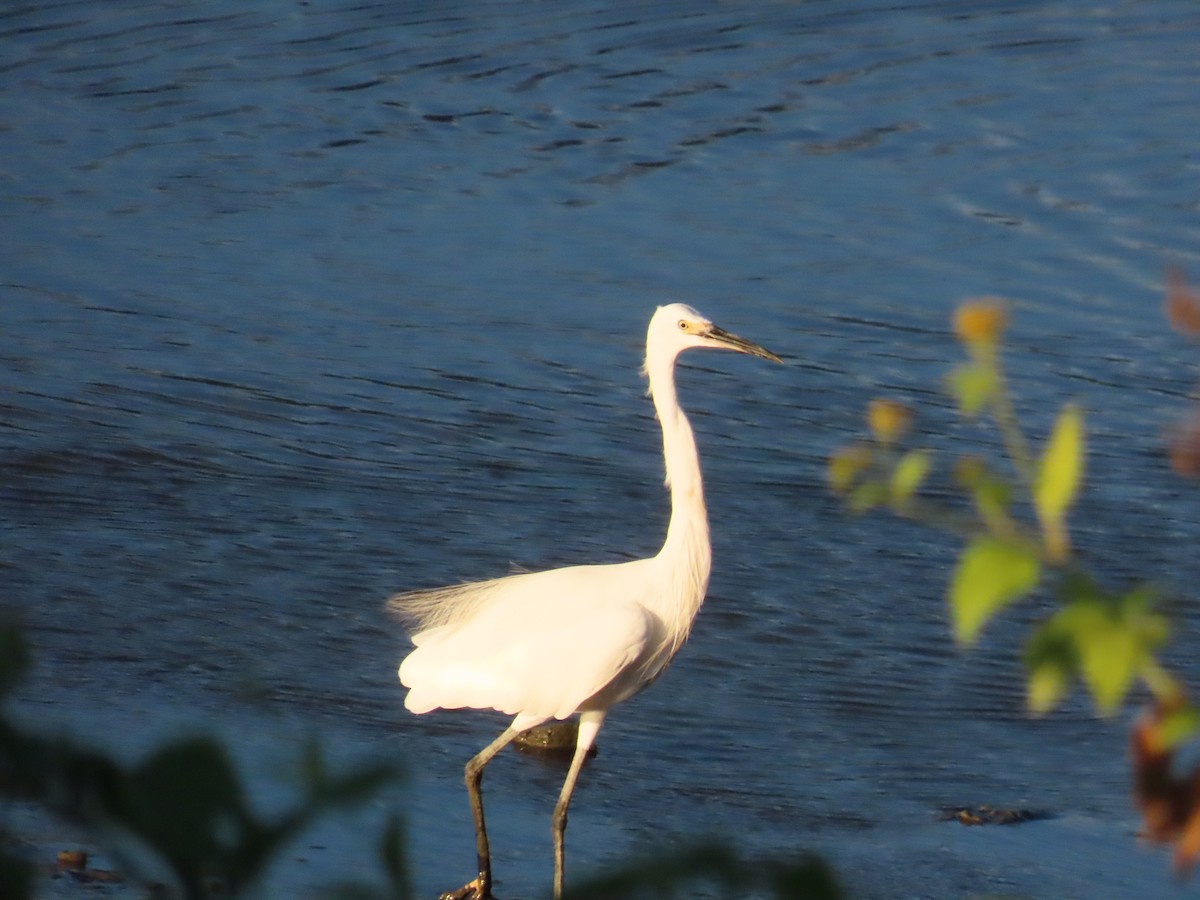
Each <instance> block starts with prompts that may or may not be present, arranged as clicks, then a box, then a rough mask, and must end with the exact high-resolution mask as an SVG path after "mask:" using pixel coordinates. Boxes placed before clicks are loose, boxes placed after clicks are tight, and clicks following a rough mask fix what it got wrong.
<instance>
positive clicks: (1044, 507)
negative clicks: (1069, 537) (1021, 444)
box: [1033, 405, 1084, 559]
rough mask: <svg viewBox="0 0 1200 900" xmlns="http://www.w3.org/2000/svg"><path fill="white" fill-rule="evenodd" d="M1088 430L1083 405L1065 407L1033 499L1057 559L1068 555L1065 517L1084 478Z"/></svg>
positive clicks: (1041, 465)
mask: <svg viewBox="0 0 1200 900" xmlns="http://www.w3.org/2000/svg"><path fill="white" fill-rule="evenodd" d="M1083 454H1084V429H1083V413H1082V412H1081V411H1080V409H1079V407H1077V406H1073V405H1068V406H1064V407H1063V409H1062V412H1060V413H1059V414H1058V419H1057V420H1056V421H1055V423H1054V430H1053V431H1052V432H1051V434H1050V440H1049V441H1047V443H1046V449H1045V450H1044V451H1043V452H1042V458H1041V460H1040V462H1039V465H1038V473H1037V479H1036V481H1035V483H1034V486H1033V502H1034V507H1035V508H1036V510H1037V515H1038V521H1040V522H1041V523H1042V530H1043V532H1044V533H1045V536H1046V541H1047V545H1048V549H1049V550H1050V554H1051V556H1052V557H1053V558H1056V559H1062V558H1065V556H1066V551H1067V542H1066V527H1065V524H1064V516H1065V515H1066V512H1067V510H1068V509H1069V508H1070V506H1071V504H1072V503H1073V502H1074V500H1075V495H1076V494H1077V493H1078V491H1079V483H1080V481H1081V480H1082V478H1083Z"/></svg>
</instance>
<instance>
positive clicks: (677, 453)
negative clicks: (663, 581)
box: [646, 358, 712, 637]
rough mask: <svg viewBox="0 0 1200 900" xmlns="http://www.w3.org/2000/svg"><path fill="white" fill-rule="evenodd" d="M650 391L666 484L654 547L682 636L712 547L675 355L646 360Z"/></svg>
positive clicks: (699, 597)
mask: <svg viewBox="0 0 1200 900" xmlns="http://www.w3.org/2000/svg"><path fill="white" fill-rule="evenodd" d="M646 373H647V375H648V376H649V378H650V395H651V397H652V398H653V400H654V409H655V411H656V412H657V413H658V420H659V423H660V424H661V425H662V431H663V459H664V461H665V462H666V467H667V486H668V487H669V488H670V489H671V522H670V524H669V525H668V526H667V538H666V541H665V542H664V543H663V547H662V550H660V551H659V554H658V557H659V559H660V560H662V561H664V562H666V563H668V564H669V565H670V567H671V570H672V571H671V575H672V578H671V581H672V588H671V593H672V594H673V595H674V598H675V601H676V604H677V605H678V609H677V610H676V616H677V617H678V618H677V621H676V622H675V623H674V624H675V626H676V628H682V630H683V635H681V637H682V636H685V635H686V629H687V627H688V626H689V625H690V624H691V619H692V617H693V616H695V614H696V611H697V610H699V608H700V604H701V602H703V600H704V594H705V591H707V589H708V575H709V571H710V569H711V568H712V546H711V544H710V543H709V537H708V512H707V510H706V509H705V506H704V482H703V480H702V479H701V477H700V457H699V454H698V453H697V452H696V438H695V436H694V435H693V434H692V426H691V425H690V424H689V422H688V420H687V416H685V415H684V413H683V409H682V408H680V406H679V401H678V399H677V397H676V395H675V360H674V358H669V359H665V360H647V362H646Z"/></svg>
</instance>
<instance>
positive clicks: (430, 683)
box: [390, 303, 781, 900]
mask: <svg viewBox="0 0 1200 900" xmlns="http://www.w3.org/2000/svg"><path fill="white" fill-rule="evenodd" d="M693 347H712V348H724V349H728V350H736V351H738V352H739V353H748V354H751V355H753V356H758V357H761V358H763V359H769V360H773V361H774V362H780V361H781V360H780V359H779V357H778V356H776V355H775V354H774V353H771V352H770V351H769V350H765V349H764V348H762V347H760V346H758V345H757V344H753V343H751V342H750V341H747V340H744V339H743V338H740V337H737V336H736V335H732V334H730V333H729V332H727V331H724V330H722V329H720V328H718V327H716V326H715V325H713V323H712V322H710V321H709V320H708V319H706V318H704V316H702V315H700V313H698V312H696V310H694V309H692V308H691V307H690V306H686V305H684V304H682V303H674V304H671V305H669V306H662V307H659V308H658V310H657V311H656V312H655V313H654V316H653V317H652V318H651V319H650V327H649V329H648V331H647V334H646V365H645V369H644V372H645V374H646V376H647V377H648V378H649V381H650V396H651V398H652V399H653V401H654V408H655V410H656V412H657V413H658V420H659V422H660V423H661V425H662V432H663V456H664V458H665V461H666V470H667V479H666V483H667V486H668V487H669V488H670V493H671V519H670V523H669V524H668V526H667V537H666V541H665V542H664V544H663V547H662V549H661V550H660V551H659V552H658V555H656V556H652V557H650V558H649V559H638V560H633V561H632V562H624V563H614V564H608V565H594V566H570V567H568V568H561V569H550V570H547V571H542V572H530V573H521V574H517V575H509V576H508V577H504V578H497V579H494V580H490V581H479V582H474V583H470V584H458V585H452V586H449V587H441V588H433V589H432V590H424V591H413V592H410V593H403V594H397V595H396V596H395V597H393V598H392V599H391V601H390V605H391V606H392V608H393V609H395V610H396V611H398V612H399V613H400V614H401V615H402V616H403V617H405V618H406V619H408V620H409V621H410V622H411V623H412V625H413V631H414V633H413V635H412V642H413V644H414V645H415V649H414V650H413V651H412V652H411V653H410V654H409V655H408V656H407V657H406V658H405V659H404V661H403V663H402V664H401V666H400V681H401V683H402V684H403V685H404V686H405V687H407V688H408V689H409V690H408V695H407V697H406V698H405V700H404V705H405V706H406V707H408V709H409V710H411V711H412V712H414V713H425V712H429V711H430V710H432V709H437V708H439V707H440V708H443V709H459V708H462V707H470V708H474V709H495V710H499V711H500V712H503V713H507V714H508V715H511V716H513V717H514V718H513V720H512V723H511V724H510V725H509V726H508V728H506V729H505V730H504V732H503V733H502V734H501V735H500V736H499V737H498V738H496V739H495V740H494V741H492V743H490V744H488V745H487V746H486V747H484V748H483V750H481V751H480V752H479V753H478V754H477V755H476V756H475V757H473V758H472V759H471V760H470V762H468V763H467V766H466V781H467V791H468V794H469V795H470V801H471V813H472V816H473V818H474V821H475V839H476V850H477V853H478V861H479V870H478V875H477V876H476V877H475V878H474V879H473V880H471V881H470V882H468V883H467V884H466V885H464V886H463V887H462V888H459V889H458V890H456V891H451V892H448V893H446V894H443V895H442V897H443V900H448V898H449V900H484V898H489V897H491V886H492V868H491V858H490V854H489V850H488V838H487V829H486V827H485V825H484V817H483V798H482V795H481V793H480V787H481V784H482V781H483V769H484V766H486V765H487V764H488V762H489V761H490V760H491V759H492V757H494V756H495V755H496V754H497V753H498V752H500V750H502V749H503V748H504V747H505V746H506V745H507V744H508V743H509V742H510V741H512V739H513V738H514V737H516V736H517V735H518V734H520V733H521V732H522V731H526V730H527V729H530V728H533V727H534V726H536V725H539V724H541V723H542V722H545V721H547V720H549V719H551V718H554V719H565V718H568V717H569V716H571V715H573V714H575V713H578V714H579V736H578V739H577V741H576V746H575V754H574V756H573V758H572V760H571V766H570V769H569V770H568V772H567V777H566V781H565V783H564V784H563V788H562V792H561V794H560V795H559V798H558V802H557V803H556V804H555V807H554V816H553V820H552V825H553V834H554V896H555V897H556V898H557V897H561V895H562V888H563V834H564V831H565V829H566V825H567V805H568V804H569V803H570V800H571V792H572V790H573V789H574V787H575V781H576V779H577V778H578V777H579V770H580V768H581V766H582V765H583V761H584V758H585V756H586V755H587V752H588V750H589V749H590V747H591V745H592V742H593V741H594V740H595V738H596V733H597V732H598V731H599V730H600V725H601V723H602V722H603V721H604V716H605V714H606V713H607V712H608V710H609V708H610V707H612V706H613V705H614V704H616V703H620V702H621V701H622V700H627V699H628V698H630V697H632V696H633V695H634V694H636V693H637V692H638V691H640V690H641V689H642V688H644V687H646V685H648V684H650V682H652V681H654V679H655V678H657V677H658V676H659V675H660V674H661V673H662V671H663V670H664V669H665V668H666V667H667V664H668V663H669V662H670V661H671V658H672V657H673V656H674V655H675V653H676V652H677V651H678V650H679V648H680V646H681V645H682V644H683V642H684V641H685V640H687V636H688V631H689V630H690V629H691V625H692V619H693V618H694V617H695V615H696V612H697V611H698V610H699V609H700V604H701V603H702V602H703V600H704V593H705V591H706V590H707V588H708V575H709V569H710V566H711V561H712V548H711V546H710V544H709V537H708V515H707V512H706V510H705V506H704V488H703V484H702V482H701V478H700V459H699V456H698V455H697V453H696V441H695V438H694V437H693V435H692V428H691V426H690V425H689V424H688V420H687V417H686V416H685V415H684V413H683V410H682V409H681V408H680V406H679V402H678V400H677V399H676V396H675V360H676V358H677V357H678V356H679V354H680V353H682V352H683V351H684V350H689V349H691V348H693Z"/></svg>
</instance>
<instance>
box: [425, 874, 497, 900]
mask: <svg viewBox="0 0 1200 900" xmlns="http://www.w3.org/2000/svg"><path fill="white" fill-rule="evenodd" d="M489 881H490V879H487V878H484V877H483V876H482V875H479V876H477V877H475V878H473V879H471V880H470V881H468V882H467V883H466V884H464V885H463V886H462V887H460V888H459V889H458V890H457V891H446V893H444V894H442V895H441V896H440V897H438V900H494V898H493V897H492V886H491V885H490V884H489V883H488V882H489Z"/></svg>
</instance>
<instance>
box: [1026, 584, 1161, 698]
mask: <svg viewBox="0 0 1200 900" xmlns="http://www.w3.org/2000/svg"><path fill="white" fill-rule="evenodd" d="M1063 593H1064V595H1065V596H1066V597H1067V598H1068V603H1067V605H1066V606H1064V607H1063V608H1062V609H1061V610H1059V612H1058V613H1056V614H1055V615H1054V616H1053V617H1052V618H1051V619H1050V621H1048V622H1047V623H1045V624H1044V625H1043V626H1042V627H1041V628H1039V629H1038V631H1036V632H1035V633H1034V635H1033V637H1032V638H1031V640H1030V643H1029V646H1028V648H1027V650H1026V654H1025V662H1026V665H1027V666H1028V667H1029V706H1030V709H1032V710H1033V711H1034V712H1047V711H1049V710H1050V709H1052V708H1053V707H1054V706H1055V705H1056V704H1057V703H1058V701H1059V699H1061V697H1062V695H1063V693H1065V690H1066V687H1067V684H1068V682H1069V681H1070V679H1071V678H1072V677H1073V676H1075V675H1078V676H1079V677H1080V678H1082V679H1083V682H1084V684H1086V685H1087V687H1088V690H1089V692H1090V693H1091V695H1092V699H1093V700H1094V702H1095V704H1096V709H1097V711H1098V712H1100V713H1101V714H1103V715H1111V714H1112V713H1114V712H1115V711H1116V710H1117V709H1118V708H1119V707H1120V705H1121V703H1122V702H1123V701H1124V700H1125V696H1126V694H1127V693H1128V692H1129V688H1130V685H1131V684H1132V683H1133V680H1134V678H1136V677H1137V676H1138V674H1139V673H1140V672H1141V671H1142V670H1143V668H1144V667H1145V666H1147V665H1148V664H1150V663H1152V662H1153V660H1154V656H1153V654H1154V651H1155V649H1156V648H1157V647H1158V646H1159V645H1160V644H1162V643H1163V641H1164V640H1166V637H1167V623H1166V620H1165V619H1164V618H1163V617H1162V616H1161V615H1159V614H1158V613H1156V612H1154V611H1153V609H1152V596H1151V594H1150V592H1149V591H1147V590H1144V589H1139V590H1136V591H1133V592H1131V593H1130V594H1128V595H1126V596H1124V597H1119V598H1114V597H1110V596H1107V595H1105V594H1103V593H1101V592H1100V591H1099V590H1098V589H1097V588H1095V587H1094V586H1093V585H1091V584H1090V583H1088V582H1086V581H1074V582H1068V583H1066V584H1065V585H1064V589H1063Z"/></svg>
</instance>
